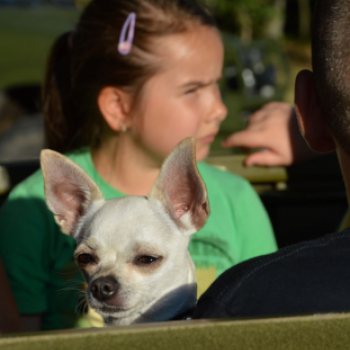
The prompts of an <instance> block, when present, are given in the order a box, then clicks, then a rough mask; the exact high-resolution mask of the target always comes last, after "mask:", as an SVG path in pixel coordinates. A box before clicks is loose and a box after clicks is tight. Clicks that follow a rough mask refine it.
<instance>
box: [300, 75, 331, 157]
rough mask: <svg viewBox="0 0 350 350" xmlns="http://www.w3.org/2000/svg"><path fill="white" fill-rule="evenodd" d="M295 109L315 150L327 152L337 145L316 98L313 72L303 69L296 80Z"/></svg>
mask: <svg viewBox="0 0 350 350" xmlns="http://www.w3.org/2000/svg"><path fill="white" fill-rule="evenodd" d="M295 110H296V113H297V117H298V123H299V128H300V131H301V133H302V135H303V136H304V138H305V140H306V142H307V143H308V145H309V146H310V148H312V149H313V150H314V151H315V152H320V153H327V152H331V151H333V150H334V149H335V148H336V146H335V143H334V140H333V137H332V134H331V132H330V130H329V128H328V126H327V124H326V122H325V120H324V117H323V115H322V112H321V109H320V106H319V104H318V102H317V100H316V96H315V90H314V84H313V73H312V72H310V71H309V70H302V71H301V72H299V74H298V75H297V78H296V81H295Z"/></svg>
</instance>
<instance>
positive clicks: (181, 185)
mask: <svg viewBox="0 0 350 350" xmlns="http://www.w3.org/2000/svg"><path fill="white" fill-rule="evenodd" d="M41 166H42V169H43V173H44V179H45V196H46V203H47V205H48V207H49V209H50V210H51V211H52V212H53V214H54V216H55V220H56V222H57V224H58V225H59V226H60V228H61V230H62V232H64V233H66V234H68V235H71V236H73V237H74V238H75V239H76V241H77V248H76V250H75V252H74V257H75V260H76V262H77V264H78V265H79V266H80V269H81V271H82V274H83V276H84V278H85V280H86V282H87V283H88V289H87V296H88V301H89V304H90V306H91V307H92V308H93V309H95V310H96V311H97V312H98V313H99V314H101V315H102V317H103V319H104V321H105V324H107V325H129V324H132V323H139V322H153V321H164V320H170V319H174V318H177V316H178V315H184V314H186V312H187V311H188V310H190V309H193V308H194V306H195V303H196V294H197V284H196V275H195V268H194V264H193V262H192V260H191V257H190V255H189V253H188V245H189V243H190V237H191V235H192V234H193V233H195V232H196V231H198V229H200V228H201V227H202V226H203V225H204V224H205V222H206V220H207V218H208V215H209V203H208V199H207V191H206V187H205V184H204V182H203V180H202V178H201V176H200V174H199V173H198V170H197V166H196V159H195V141H194V139H193V138H188V139H185V140H183V141H182V142H180V144H179V145H178V146H177V147H176V148H175V149H174V150H173V151H172V153H171V154H170V155H169V156H168V158H167V159H166V160H165V162H164V164H163V166H162V168H161V171H160V174H159V176H158V178H157V180H156V183H155V185H154V186H153V188H152V190H151V192H150V194H149V196H148V197H139V196H127V197H123V198H114V199H111V200H108V201H105V200H104V198H103V196H102V194H101V192H100V190H99V188H98V187H97V185H96V184H95V183H94V182H93V181H92V179H91V178H90V177H89V176H88V175H87V174H86V173H85V172H84V171H83V170H82V169H81V168H80V167H79V166H78V165H76V164H75V163H74V162H72V161H71V160H70V159H68V158H67V157H64V156H63V155H61V154H59V153H57V152H53V151H50V150H43V151H42V153H41Z"/></svg>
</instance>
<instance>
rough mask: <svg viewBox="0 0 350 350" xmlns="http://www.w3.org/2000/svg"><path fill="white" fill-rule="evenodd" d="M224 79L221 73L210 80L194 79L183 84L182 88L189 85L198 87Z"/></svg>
mask: <svg viewBox="0 0 350 350" xmlns="http://www.w3.org/2000/svg"><path fill="white" fill-rule="evenodd" d="M221 79H222V75H220V76H219V77H218V78H216V79H213V80H210V81H200V80H193V81H189V82H187V83H185V84H183V85H181V87H182V88H188V87H192V86H196V87H204V86H208V85H210V84H212V83H214V82H215V83H216V82H218V81H219V80H221Z"/></svg>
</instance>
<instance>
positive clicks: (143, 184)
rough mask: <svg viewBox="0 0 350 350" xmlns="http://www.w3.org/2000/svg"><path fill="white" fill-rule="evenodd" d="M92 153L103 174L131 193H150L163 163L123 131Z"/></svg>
mask: <svg viewBox="0 0 350 350" xmlns="http://www.w3.org/2000/svg"><path fill="white" fill-rule="evenodd" d="M91 156H92V160H93V163H94V165H95V168H96V170H97V172H98V173H99V174H100V175H101V177H102V178H103V179H104V180H105V181H106V182H108V183H109V184H110V185H111V186H113V187H114V188H116V189H117V190H119V191H120V192H122V193H125V194H128V195H138V196H146V195H148V193H149V192H150V190H151V188H152V186H153V184H154V182H155V181H156V179H157V176H158V174H159V171H160V166H161V162H154V161H151V157H147V154H146V153H145V151H144V150H143V149H142V148H141V147H140V146H138V145H137V144H136V143H135V142H133V140H132V139H131V138H129V137H127V135H124V134H121V135H119V136H116V137H112V138H110V139H109V140H108V141H105V142H104V144H103V145H101V147H99V148H98V149H97V150H93V151H91Z"/></svg>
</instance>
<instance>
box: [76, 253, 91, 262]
mask: <svg viewBox="0 0 350 350" xmlns="http://www.w3.org/2000/svg"><path fill="white" fill-rule="evenodd" d="M77 260H78V263H79V264H81V265H87V264H89V263H92V262H94V258H93V257H92V256H91V255H90V254H80V255H79V256H78V259H77Z"/></svg>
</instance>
